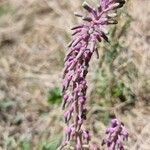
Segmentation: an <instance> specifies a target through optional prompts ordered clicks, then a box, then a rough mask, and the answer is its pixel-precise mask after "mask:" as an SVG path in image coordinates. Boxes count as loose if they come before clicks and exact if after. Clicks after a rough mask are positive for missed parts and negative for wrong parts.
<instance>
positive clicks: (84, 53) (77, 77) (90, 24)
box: [62, 0, 125, 150]
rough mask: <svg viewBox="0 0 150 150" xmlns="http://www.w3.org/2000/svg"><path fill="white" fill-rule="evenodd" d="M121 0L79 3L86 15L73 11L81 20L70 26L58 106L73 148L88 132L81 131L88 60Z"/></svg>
mask: <svg viewBox="0 0 150 150" xmlns="http://www.w3.org/2000/svg"><path fill="white" fill-rule="evenodd" d="M124 2H125V1H124V0H101V3H100V4H101V5H100V6H98V7H97V8H92V7H91V6H90V5H89V4H88V3H86V2H84V3H83V5H82V6H83V8H84V9H85V10H87V12H88V15H87V16H83V15H80V14H75V15H76V16H77V17H80V18H81V19H82V20H83V24H81V25H78V26H75V27H73V28H72V31H73V33H72V41H71V42H70V43H69V44H68V47H69V48H68V52H67V55H66V57H65V67H64V74H63V88H62V93H63V97H64V101H63V104H62V107H63V109H65V108H66V111H65V113H64V117H65V122H66V124H67V126H68V131H69V132H67V133H66V135H67V137H68V138H66V139H67V140H68V141H70V140H74V141H75V144H76V146H75V147H76V149H77V150H80V149H81V150H82V149H83V147H82V146H83V144H84V143H88V142H89V140H90V138H89V137H88V136H89V132H87V131H86V132H85V129H84V128H83V127H82V124H83V123H84V121H85V120H86V113H87V109H86V108H85V103H86V91H87V82H86V75H87V73H88V67H89V62H90V60H91V57H92V55H93V53H94V52H95V53H96V55H97V58H99V53H98V47H97V44H98V43H99V42H101V41H102V40H105V41H106V42H109V40H108V37H107V32H106V30H107V28H106V27H107V25H109V24H116V23H117V21H116V20H115V19H114V16H115V15H113V14H114V13H112V10H115V9H117V8H120V7H122V6H123V4H124ZM110 11H111V13H110ZM70 126H71V127H72V126H73V127H74V134H73V136H71V131H72V130H70ZM64 143H66V141H65V142H64Z"/></svg>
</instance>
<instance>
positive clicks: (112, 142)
mask: <svg viewBox="0 0 150 150" xmlns="http://www.w3.org/2000/svg"><path fill="white" fill-rule="evenodd" d="M106 134H107V138H106V139H104V140H103V142H102V145H105V144H106V145H107V147H108V149H109V150H116V149H119V150H124V146H123V141H124V140H127V139H128V132H127V130H126V128H125V127H124V124H123V123H122V122H120V121H118V120H117V119H113V120H112V121H111V123H110V126H109V127H108V128H107V130H106Z"/></svg>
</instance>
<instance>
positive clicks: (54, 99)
mask: <svg viewBox="0 0 150 150" xmlns="http://www.w3.org/2000/svg"><path fill="white" fill-rule="evenodd" d="M61 98H62V96H61V91H60V88H58V87H55V88H53V89H51V90H49V92H48V103H50V104H59V103H60V102H61Z"/></svg>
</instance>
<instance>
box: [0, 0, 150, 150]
mask: <svg viewBox="0 0 150 150" xmlns="http://www.w3.org/2000/svg"><path fill="white" fill-rule="evenodd" d="M88 1H89V3H90V4H91V5H93V6H94V5H96V4H97V2H96V0H92V1H90V0H88ZM82 3H83V0H0V150H56V149H57V147H58V145H59V144H60V142H61V140H62V136H63V127H64V126H65V125H64V121H63V112H62V110H61V101H62V97H61V92H60V91H61V75H62V69H63V65H64V62H63V59H64V56H65V53H66V50H67V48H66V45H67V43H68V42H69V41H70V40H71V31H70V28H71V27H72V26H74V25H76V24H77V23H79V22H80V20H77V19H76V17H74V15H73V12H76V11H77V12H82V11H83V9H81V4H82ZM118 22H119V24H118V25H117V26H116V27H114V26H111V27H110V30H109V39H110V41H111V44H107V43H104V42H103V43H101V44H100V45H99V53H100V59H96V57H95V56H93V59H92V61H91V63H90V68H89V74H88V77H87V80H88V85H89V89H88V94H87V96H88V100H89V101H88V104H87V107H88V116H87V118H88V120H87V122H90V124H89V123H88V124H87V127H88V128H89V129H90V130H91V134H92V135H93V138H92V141H93V142H96V143H99V144H101V141H102V137H103V136H104V134H105V129H106V126H107V125H108V123H109V121H110V118H111V117H112V116H113V115H114V114H115V115H116V116H117V117H118V118H119V119H120V120H122V121H123V122H124V123H125V126H126V127H127V128H128V131H129V135H130V137H129V141H128V142H127V144H126V145H127V146H126V148H127V149H128V150H129V149H130V150H150V132H149V131H150V101H149V99H150V49H149V44H150V1H149V0H142V1H141V0H127V3H126V5H125V7H124V8H123V9H121V10H120V11H119V12H118ZM89 106H90V107H89Z"/></svg>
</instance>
